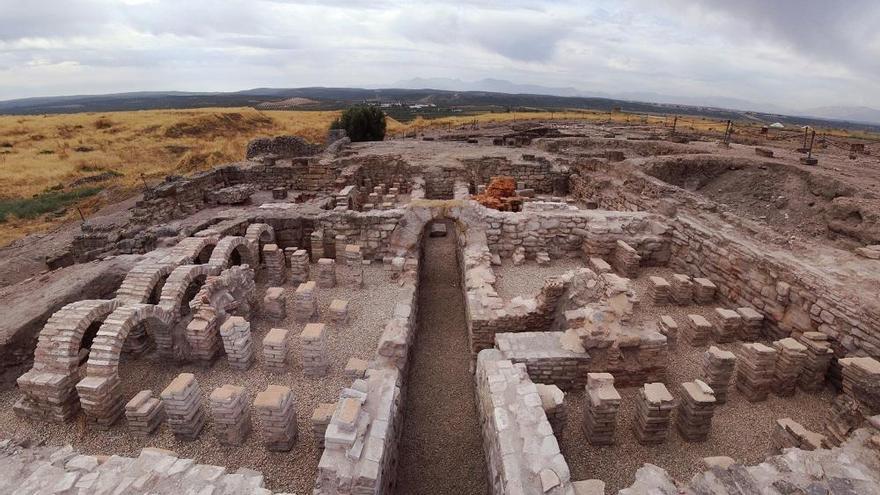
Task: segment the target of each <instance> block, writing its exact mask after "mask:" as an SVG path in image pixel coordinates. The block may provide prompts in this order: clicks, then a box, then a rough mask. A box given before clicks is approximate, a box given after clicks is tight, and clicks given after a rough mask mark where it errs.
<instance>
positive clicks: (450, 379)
mask: <svg viewBox="0 0 880 495" xmlns="http://www.w3.org/2000/svg"><path fill="white" fill-rule="evenodd" d="M455 249H456V246H455V238H454V237H453V236H451V235H450V236H447V237H440V238H428V240H427V241H426V244H425V258H424V262H423V267H424V271H423V273H422V278H421V279H420V281H419V326H418V333H417V334H416V341H415V345H414V350H413V353H412V356H411V357H410V360H411V361H410V368H409V376H408V377H407V382H406V383H407V393H406V394H407V395H406V404H405V407H406V409H405V413H404V418H405V419H404V427H403V436H402V438H401V441H400V465H399V466H398V470H397V476H398V481H397V493H398V494H400V495H416V494H418V495H433V494H436V495H452V494H462V495H464V494H484V493H486V490H487V486H486V485H487V474H486V467H485V460H484V458H483V449H482V439H481V437H480V426H479V421H478V419H477V413H476V405H475V402H474V400H475V396H474V380H473V376H472V375H471V373H470V371H469V365H470V353H469V351H468V338H467V326H466V324H465V317H464V301H463V300H462V295H461V287H460V280H459V274H458V269H457V261H456V257H455Z"/></svg>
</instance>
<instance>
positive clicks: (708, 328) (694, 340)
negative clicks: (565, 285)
mask: <svg viewBox="0 0 880 495" xmlns="http://www.w3.org/2000/svg"><path fill="white" fill-rule="evenodd" d="M712 332H713V330H712V324H711V323H709V320H707V319H706V318H703V317H702V316H700V315H688V316H687V319H686V320H685V327H684V340H685V342H687V343H688V344H689V345H690V346H691V347H700V346H704V345H706V344H708V343H709V337H710V336H711V335H712Z"/></svg>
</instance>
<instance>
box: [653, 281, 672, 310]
mask: <svg viewBox="0 0 880 495" xmlns="http://www.w3.org/2000/svg"><path fill="white" fill-rule="evenodd" d="M670 288H671V287H670V285H669V281H667V280H666V279H665V278H663V277H649V278H648V297H650V298H651V301H653V302H654V304H657V305H664V304H669V302H670V292H669V291H670Z"/></svg>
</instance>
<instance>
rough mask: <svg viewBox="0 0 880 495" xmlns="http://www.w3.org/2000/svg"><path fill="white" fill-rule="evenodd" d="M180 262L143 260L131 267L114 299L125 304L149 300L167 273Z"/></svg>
mask: <svg viewBox="0 0 880 495" xmlns="http://www.w3.org/2000/svg"><path fill="white" fill-rule="evenodd" d="M179 264H180V263H177V262H175V261H169V260H162V261H155V260H145V261H142V262H140V263H138V264H137V265H135V266H134V268H132V269H131V271H130V272H128V274H127V275H126V276H125V279H124V280H123V281H122V284H121V285H120V286H119V288H118V289H116V299H118V300H119V301H121V302H122V303H125V304H144V303H147V302H149V301H150V298H151V297H152V296H154V294H155V293H156V292H157V289H160V288H161V284H164V283H165V280H166V279H167V277H168V275H170V274H171V272H172V271H173V270H174V268H176V267H177V266H178V265H179Z"/></svg>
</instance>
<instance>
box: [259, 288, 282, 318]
mask: <svg viewBox="0 0 880 495" xmlns="http://www.w3.org/2000/svg"><path fill="white" fill-rule="evenodd" d="M263 316H265V317H266V318H270V319H272V320H283V319H284V318H286V317H287V298H286V297H285V296H284V289H283V288H281V287H269V288H268V289H266V295H265V296H263Z"/></svg>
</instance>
